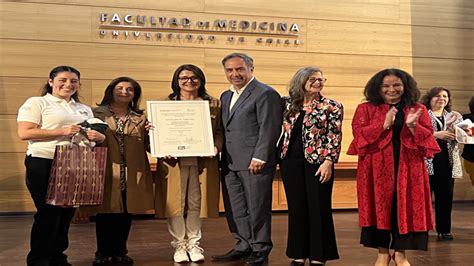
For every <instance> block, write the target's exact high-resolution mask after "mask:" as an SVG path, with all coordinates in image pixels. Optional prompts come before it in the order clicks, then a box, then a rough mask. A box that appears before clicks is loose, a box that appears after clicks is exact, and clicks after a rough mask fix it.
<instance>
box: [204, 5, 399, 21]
mask: <svg viewBox="0 0 474 266" xmlns="http://www.w3.org/2000/svg"><path fill="white" fill-rule="evenodd" d="M206 12H213V13H221V14H226V13H232V14H252V15H263V16H265V15H268V14H272V15H273V16H281V17H288V16H298V17H300V18H308V19H314V18H317V19H324V20H341V21H367V22H382V23H400V22H401V21H402V19H401V17H402V16H401V14H400V4H399V1H384V0H355V1H351V0H342V1H337V5H336V4H335V3H334V2H333V1H328V0H324V1H313V0H301V1H291V2H289V1H285V0H274V1H271V2H268V1H253V0H240V1H221V0H207V1H206Z"/></svg>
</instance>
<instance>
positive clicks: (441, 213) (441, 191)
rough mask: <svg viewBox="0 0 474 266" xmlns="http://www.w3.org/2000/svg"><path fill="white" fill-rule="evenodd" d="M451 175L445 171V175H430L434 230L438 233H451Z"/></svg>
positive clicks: (452, 185) (452, 186) (452, 190)
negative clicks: (433, 206)
mask: <svg viewBox="0 0 474 266" xmlns="http://www.w3.org/2000/svg"><path fill="white" fill-rule="evenodd" d="M435 171H436V169H435ZM435 173H436V172H435ZM451 175H452V174H451V173H447V174H446V175H431V176H430V188H431V191H432V193H433V194H434V202H435V204H434V205H435V223H436V232H438V233H451V212H452V210H453V196H454V179H453V178H452V177H451Z"/></svg>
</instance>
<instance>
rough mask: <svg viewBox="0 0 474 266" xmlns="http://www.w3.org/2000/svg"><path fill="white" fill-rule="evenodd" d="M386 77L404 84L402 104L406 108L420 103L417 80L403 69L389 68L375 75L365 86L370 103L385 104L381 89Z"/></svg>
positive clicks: (365, 92) (365, 93) (366, 96)
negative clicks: (393, 78) (393, 77)
mask: <svg viewBox="0 0 474 266" xmlns="http://www.w3.org/2000/svg"><path fill="white" fill-rule="evenodd" d="M386 76H396V77H398V78H399V79H400V80H401V81H402V82H403V94H402V99H401V102H403V103H404V106H411V105H413V104H415V103H416V102H417V101H418V99H419V98H420V90H419V89H418V87H417V84H416V81H415V79H414V78H413V77H412V76H411V75H410V74H408V73H407V72H405V71H403V70H401V69H397V68H387V69H384V70H382V71H379V72H378V73H377V74H375V75H374V76H373V77H372V78H370V80H369V81H368V82H367V84H366V85H365V89H364V96H365V99H366V100H367V101H368V102H370V103H373V104H376V105H379V104H383V103H385V101H384V99H383V98H382V95H381V94H380V88H381V86H382V84H383V79H384V78H385V77H386Z"/></svg>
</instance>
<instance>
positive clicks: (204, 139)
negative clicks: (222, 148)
mask: <svg viewBox="0 0 474 266" xmlns="http://www.w3.org/2000/svg"><path fill="white" fill-rule="evenodd" d="M146 105H147V112H148V120H150V122H151V123H152V124H153V126H154V128H153V129H152V130H150V145H151V155H152V156H153V157H165V156H173V157H192V156H214V140H213V135H212V125H211V115H210V111H209V102H208V101H147V103H146Z"/></svg>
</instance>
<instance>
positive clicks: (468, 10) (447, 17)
mask: <svg viewBox="0 0 474 266" xmlns="http://www.w3.org/2000/svg"><path fill="white" fill-rule="evenodd" d="M410 2H411V13H412V24H413V25H425V26H435V27H446V28H470V29H474V2H473V1H469V0H467V1H466V0H449V1H446V0H411V1H410Z"/></svg>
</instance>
